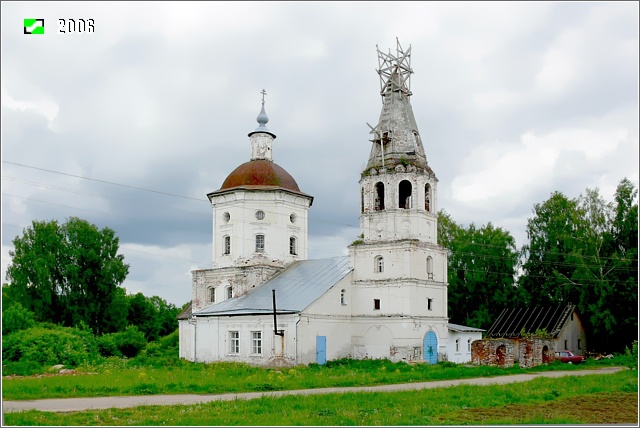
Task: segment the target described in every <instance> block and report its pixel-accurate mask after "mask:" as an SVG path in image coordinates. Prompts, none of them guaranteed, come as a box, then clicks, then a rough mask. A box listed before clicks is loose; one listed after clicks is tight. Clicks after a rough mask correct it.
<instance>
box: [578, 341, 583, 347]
mask: <svg viewBox="0 0 640 428" xmlns="http://www.w3.org/2000/svg"><path fill="white" fill-rule="evenodd" d="M578 349H582V344H581V343H580V339H578Z"/></svg>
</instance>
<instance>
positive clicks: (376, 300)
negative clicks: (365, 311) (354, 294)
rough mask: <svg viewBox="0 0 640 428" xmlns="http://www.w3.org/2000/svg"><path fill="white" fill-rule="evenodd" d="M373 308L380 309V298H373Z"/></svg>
mask: <svg viewBox="0 0 640 428" xmlns="http://www.w3.org/2000/svg"><path fill="white" fill-rule="evenodd" d="M373 309H376V310H379V309H380V299H373Z"/></svg>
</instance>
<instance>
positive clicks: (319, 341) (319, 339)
mask: <svg viewBox="0 0 640 428" xmlns="http://www.w3.org/2000/svg"><path fill="white" fill-rule="evenodd" d="M326 362H327V336H316V363H318V364H320V365H324V364H326Z"/></svg>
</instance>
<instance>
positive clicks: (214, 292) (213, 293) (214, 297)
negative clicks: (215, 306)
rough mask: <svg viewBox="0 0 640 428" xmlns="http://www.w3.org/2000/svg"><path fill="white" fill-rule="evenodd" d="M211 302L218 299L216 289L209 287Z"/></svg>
mask: <svg viewBox="0 0 640 428" xmlns="http://www.w3.org/2000/svg"><path fill="white" fill-rule="evenodd" d="M208 290H209V302H211V303H214V302H215V301H216V289H215V288H213V287H209V288H208Z"/></svg>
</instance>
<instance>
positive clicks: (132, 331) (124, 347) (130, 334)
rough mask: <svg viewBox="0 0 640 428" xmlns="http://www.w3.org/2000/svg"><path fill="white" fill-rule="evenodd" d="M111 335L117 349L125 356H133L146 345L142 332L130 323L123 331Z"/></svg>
mask: <svg viewBox="0 0 640 428" xmlns="http://www.w3.org/2000/svg"><path fill="white" fill-rule="evenodd" d="M113 336H114V340H115V343H116V346H117V347H118V350H119V351H120V352H121V353H122V355H124V356H125V357H127V358H133V357H135V356H136V355H138V352H140V351H141V350H142V349H143V348H144V347H145V346H147V339H145V337H144V333H143V332H141V331H140V330H138V327H136V326H135V325H130V326H129V327H127V329H126V330H125V331H123V332H120V333H113Z"/></svg>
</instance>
